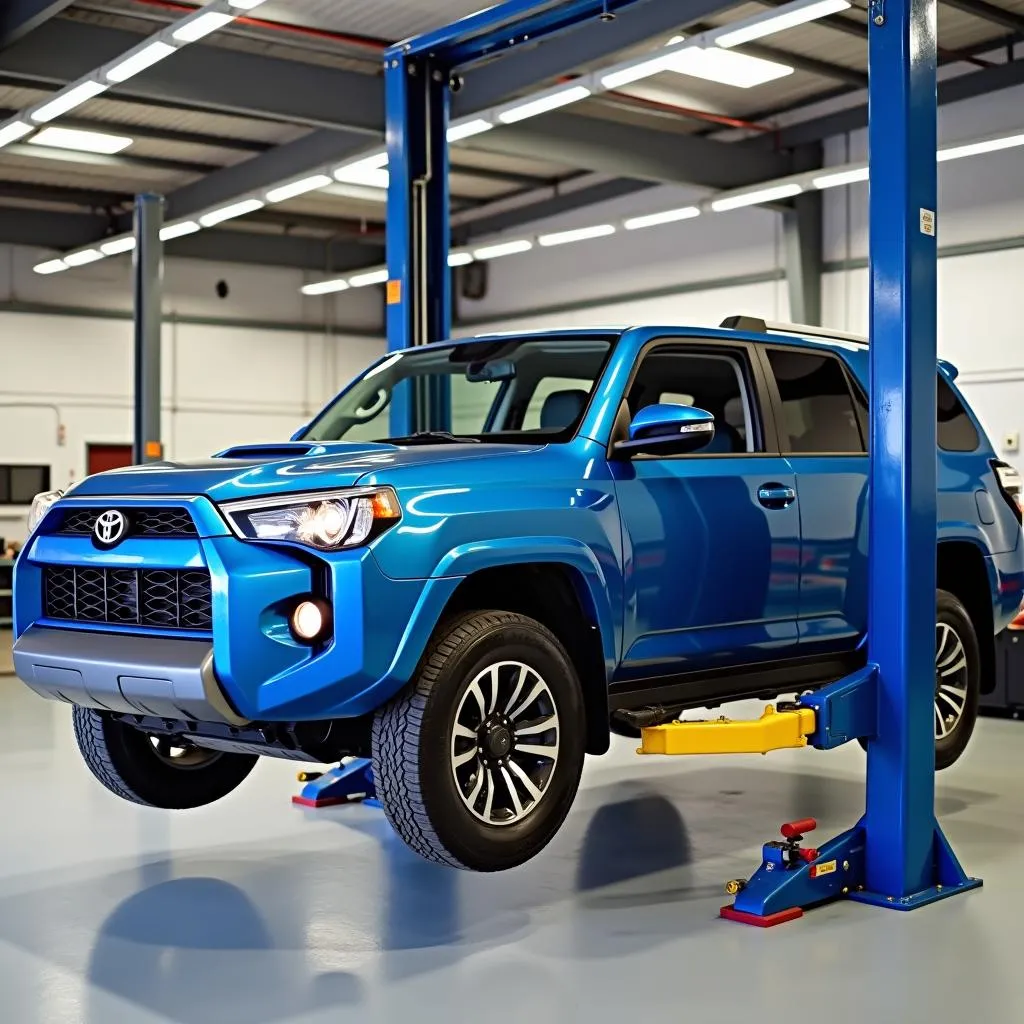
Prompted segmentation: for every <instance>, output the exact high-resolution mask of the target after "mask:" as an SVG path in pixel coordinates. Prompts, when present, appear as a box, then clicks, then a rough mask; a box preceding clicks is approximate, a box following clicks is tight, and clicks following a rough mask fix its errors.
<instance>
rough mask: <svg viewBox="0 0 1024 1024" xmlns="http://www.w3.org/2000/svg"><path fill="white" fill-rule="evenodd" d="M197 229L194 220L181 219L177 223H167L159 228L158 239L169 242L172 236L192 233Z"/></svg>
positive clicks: (177, 236)
mask: <svg viewBox="0 0 1024 1024" xmlns="http://www.w3.org/2000/svg"><path fill="white" fill-rule="evenodd" d="M199 230H200V228H199V225H198V224H197V223H196V222H195V221H194V220H183V221H181V222H180V223H178V224H168V225H167V226H166V227H163V228H161V229H160V241H161V242H169V241H170V240H171V239H172V238H181V237H182V236H183V235H194V234H195V233H196V232H197V231H199Z"/></svg>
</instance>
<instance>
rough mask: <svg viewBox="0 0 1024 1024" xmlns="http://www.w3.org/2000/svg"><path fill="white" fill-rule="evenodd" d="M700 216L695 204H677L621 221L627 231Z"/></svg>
mask: <svg viewBox="0 0 1024 1024" xmlns="http://www.w3.org/2000/svg"><path fill="white" fill-rule="evenodd" d="M699 216H700V208H699V207H696V206H679V207H677V208H676V209H674V210H662V211H661V213H645V214H643V215H642V216H639V217H630V218H629V219H628V220H625V221H623V222H622V226H623V227H624V228H625V229H626V230H627V231H636V230H637V228H653V227H656V226H657V225H658V224H671V223H673V222H674V221H677V220H693V218H694V217H699Z"/></svg>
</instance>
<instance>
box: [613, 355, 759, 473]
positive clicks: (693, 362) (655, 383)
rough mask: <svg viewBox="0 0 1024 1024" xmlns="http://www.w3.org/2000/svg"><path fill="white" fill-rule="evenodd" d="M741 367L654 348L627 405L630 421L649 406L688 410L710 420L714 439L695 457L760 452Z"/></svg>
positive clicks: (721, 358) (724, 359)
mask: <svg viewBox="0 0 1024 1024" xmlns="http://www.w3.org/2000/svg"><path fill="white" fill-rule="evenodd" d="M743 365H744V364H743V363H741V361H740V359H739V358H738V357H737V356H734V355H731V354H726V353H724V352H723V353H714V354H712V353H709V352H695V351H693V350H692V349H690V350H685V349H678V348H659V349H655V350H654V351H653V352H651V353H650V354H649V355H647V356H645V357H644V360H643V362H642V363H641V364H640V368H639V370H638V371H637V374H636V377H635V378H634V380H633V385H632V387H631V388H630V390H629V396H628V398H627V402H628V404H629V412H630V415H631V416H635V415H636V413H637V412H638V411H639V410H640V409H643V408H645V407H646V406H648V405H656V404H661V405H691V406H694V407H695V408H698V409H704V410H705V411H706V412H709V413H711V415H712V416H714V417H715V437H714V440H712V441H711V443H710V444H709V445H708V446H707V447H706V448H702V449H701V450H700V452H699V453H698V454H700V455H722V454H735V453H740V452H753V451H760V450H761V449H760V447H759V446H758V443H757V431H756V430H755V429H754V426H753V420H752V416H753V413H752V405H751V402H750V395H749V391H748V388H747V385H746V379H745V374H744V369H743Z"/></svg>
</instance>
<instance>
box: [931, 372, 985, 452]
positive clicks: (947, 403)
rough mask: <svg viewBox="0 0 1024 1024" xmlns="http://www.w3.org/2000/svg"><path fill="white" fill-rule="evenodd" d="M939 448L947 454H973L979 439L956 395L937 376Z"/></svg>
mask: <svg viewBox="0 0 1024 1024" xmlns="http://www.w3.org/2000/svg"><path fill="white" fill-rule="evenodd" d="M938 380H939V393H938V410H939V413H938V414H939V422H938V434H939V447H940V448H942V449H943V450H944V451H947V452H974V451H977V450H978V445H979V444H980V443H981V438H979V437H978V431H977V429H976V428H975V426H974V424H973V423H972V422H971V418H970V416H968V415H967V410H966V409H965V408H964V406H963V403H962V402H961V401H960V399H959V397H958V396H957V393H956V392H955V391H954V390H953V389H952V388H951V387H950V386H949V383H948V382H947V381H946V379H945V377H943V376H942V375H941V374H939V378H938Z"/></svg>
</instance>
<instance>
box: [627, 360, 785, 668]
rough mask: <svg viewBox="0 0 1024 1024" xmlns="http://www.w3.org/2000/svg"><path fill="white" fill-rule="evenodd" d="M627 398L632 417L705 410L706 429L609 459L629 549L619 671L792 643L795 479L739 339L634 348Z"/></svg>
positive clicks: (758, 652)
mask: <svg viewBox="0 0 1024 1024" xmlns="http://www.w3.org/2000/svg"><path fill="white" fill-rule="evenodd" d="M759 381H761V383H759ZM627 401H628V404H629V407H630V415H631V416H632V415H635V413H636V412H637V411H638V410H639V409H641V408H643V407H644V406H647V405H650V404H653V403H677V404H683V405H693V406H696V407H698V408H701V409H705V410H707V411H708V412H710V413H712V414H713V415H714V417H715V427H716V432H715V438H714V440H713V441H712V442H711V444H710V445H709V446H708V447H707V448H706V449H704V450H703V451H701V452H698V453H694V454H692V455H684V456H669V457H652V456H640V457H638V458H635V459H633V460H632V461H630V462H627V463H616V464H615V466H616V469H615V472H616V473H617V479H616V491H617V495H618V502H619V508H620V510H621V515H622V526H623V544H624V550H625V552H626V562H625V576H626V603H625V621H624V638H625V645H624V646H625V650H626V654H625V658H624V664H623V666H622V669H621V670H620V675H619V677H618V680H617V681H623V682H626V681H631V680H636V679H642V678H651V677H655V676H662V675H670V674H676V673H682V672H690V671H706V670H708V669H713V668H718V667H722V668H725V667H728V666H732V665H739V664H747V663H753V662H757V661H759V660H765V659H769V658H779V657H786V656H788V655H792V654H794V653H795V650H796V644H797V627H796V617H797V606H798V592H799V590H798V588H799V566H798V558H799V549H800V515H799V508H798V495H797V482H796V476H795V474H794V473H793V470H792V468H791V466H790V465H789V463H788V461H787V460H786V459H785V458H784V457H783V456H781V455H780V454H778V453H777V452H772V451H771V450H770V449H771V448H772V447H774V445H773V444H771V443H769V442H768V441H767V440H766V436H765V430H764V426H763V421H762V417H761V411H760V410H761V408H762V405H763V404H764V403H765V402H766V401H767V397H766V393H765V390H764V385H763V378H760V377H759V370H755V364H752V362H751V354H750V349H748V348H747V347H746V346H736V345H711V344H707V343H703V342H700V343H698V342H683V341H676V342H674V343H667V344H657V345H655V346H654V347H653V348H652V349H649V350H648V351H647V353H646V354H645V355H644V356H643V357H642V361H641V363H640V366H639V368H638V370H637V375H636V377H635V379H634V381H633V383H632V385H631V387H630V391H629V394H628V398H627Z"/></svg>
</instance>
